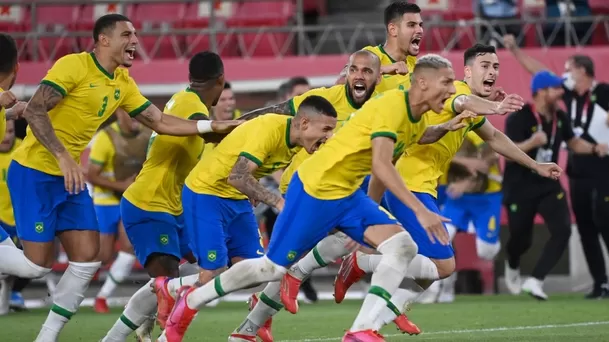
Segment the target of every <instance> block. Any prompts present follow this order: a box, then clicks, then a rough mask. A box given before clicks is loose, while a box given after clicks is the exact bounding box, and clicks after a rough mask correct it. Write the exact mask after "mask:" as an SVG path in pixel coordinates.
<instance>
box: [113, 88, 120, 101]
mask: <svg viewBox="0 0 609 342" xmlns="http://www.w3.org/2000/svg"><path fill="white" fill-rule="evenodd" d="M120 98H121V90H120V89H119V88H116V89H115V90H114V99H115V100H117V101H118V99H120Z"/></svg>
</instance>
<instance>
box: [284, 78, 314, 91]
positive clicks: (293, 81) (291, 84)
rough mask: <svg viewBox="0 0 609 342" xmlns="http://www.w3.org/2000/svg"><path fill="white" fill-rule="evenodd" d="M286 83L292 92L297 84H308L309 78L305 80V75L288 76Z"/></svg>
mask: <svg viewBox="0 0 609 342" xmlns="http://www.w3.org/2000/svg"><path fill="white" fill-rule="evenodd" d="M287 83H288V86H289V87H290V92H292V91H293V90H294V88H295V87H297V86H300V85H305V86H308V85H309V80H307V78H306V77H303V76H297V77H292V78H290V80H289V81H288V82H287Z"/></svg>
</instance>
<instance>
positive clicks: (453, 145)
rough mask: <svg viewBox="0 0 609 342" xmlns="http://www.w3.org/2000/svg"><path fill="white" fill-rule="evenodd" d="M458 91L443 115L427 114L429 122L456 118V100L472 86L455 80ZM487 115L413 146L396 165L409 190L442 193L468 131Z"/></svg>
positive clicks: (433, 193) (435, 123) (477, 126)
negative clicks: (442, 178)
mask: <svg viewBox="0 0 609 342" xmlns="http://www.w3.org/2000/svg"><path fill="white" fill-rule="evenodd" d="M455 88H456V93H455V94H454V95H453V96H452V97H451V98H450V99H448V100H447V101H446V102H445V103H444V109H443V110H442V112H441V113H440V114H437V113H435V112H433V111H429V112H427V113H425V114H424V115H423V116H424V117H426V120H427V122H428V123H429V125H438V124H442V123H444V122H447V121H449V120H451V119H452V118H454V117H455V115H456V113H455V106H454V101H455V99H457V98H458V97H460V96H467V95H470V94H471V93H472V92H471V89H470V88H469V86H468V85H467V83H465V82H463V81H455ZM485 121H486V118H485V117H484V116H478V117H476V118H473V119H469V124H468V126H466V127H464V128H462V129H460V130H458V131H454V132H448V133H447V134H446V135H445V136H443V137H442V138H441V139H440V140H438V141H437V142H435V143H433V144H427V145H419V144H416V145H412V146H411V147H409V148H408V149H406V151H405V153H404V155H402V157H400V159H399V160H398V161H397V163H396V165H395V167H396V169H397V170H398V172H399V173H400V175H401V176H402V179H403V180H404V183H406V186H407V187H408V189H410V190H411V191H414V192H422V193H428V194H430V195H432V196H434V197H436V196H437V195H438V193H437V187H438V179H439V178H440V176H442V174H443V173H445V171H446V170H448V167H449V165H450V162H451V160H452V159H453V157H454V156H455V154H456V153H457V151H459V149H460V148H461V144H462V143H463V140H464V139H465V135H466V134H467V132H469V131H471V130H474V129H478V128H479V127H480V126H482V125H483V124H484V122H485Z"/></svg>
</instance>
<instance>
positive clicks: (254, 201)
mask: <svg viewBox="0 0 609 342" xmlns="http://www.w3.org/2000/svg"><path fill="white" fill-rule="evenodd" d="M250 203H251V204H252V207H254V208H256V207H257V206H258V204H260V201H256V200H255V199H251V198H250Z"/></svg>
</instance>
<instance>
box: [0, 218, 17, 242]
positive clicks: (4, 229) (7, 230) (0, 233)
mask: <svg viewBox="0 0 609 342" xmlns="http://www.w3.org/2000/svg"><path fill="white" fill-rule="evenodd" d="M9 238H10V239H12V240H13V241H15V240H16V239H17V228H16V227H15V226H9V225H8V224H6V223H4V222H2V221H0V241H4V240H6V239H9Z"/></svg>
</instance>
